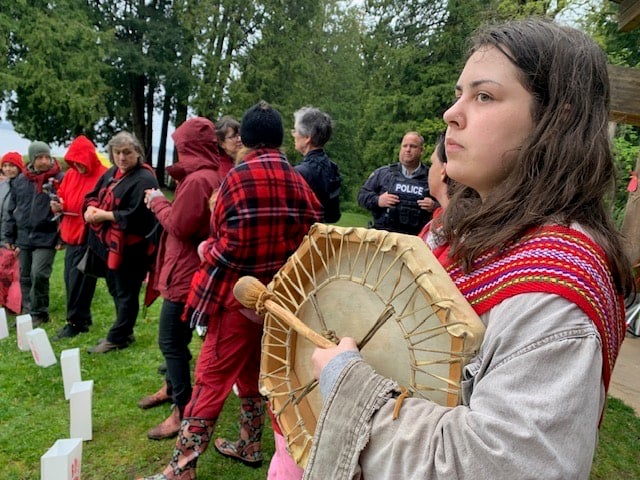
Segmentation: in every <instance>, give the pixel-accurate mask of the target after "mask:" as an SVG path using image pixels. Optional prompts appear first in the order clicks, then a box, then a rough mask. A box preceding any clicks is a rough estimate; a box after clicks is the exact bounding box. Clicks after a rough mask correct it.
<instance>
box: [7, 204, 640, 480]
mask: <svg viewBox="0 0 640 480" xmlns="http://www.w3.org/2000/svg"><path fill="white" fill-rule="evenodd" d="M367 220H368V217H367V216H364V215H361V214H352V213H345V214H344V215H343V218H342V220H341V222H340V224H342V225H354V226H364V225H366V223H367ZM63 257H64V253H63V252H59V253H58V255H57V257H56V262H55V266H54V272H53V276H52V281H51V316H52V319H53V320H52V322H51V323H49V324H46V325H45V327H44V328H45V330H46V331H47V333H48V334H49V338H52V337H53V335H54V334H55V331H56V330H57V329H58V328H60V327H61V326H63V325H64V318H65V317H64V295H65V294H64V285H63V280H62V268H63ZM159 307H160V300H158V301H156V303H155V304H154V305H153V306H152V307H151V308H150V309H149V310H148V311H146V312H141V314H140V316H139V319H138V324H137V326H136V332H135V335H136V342H135V344H134V345H133V346H132V347H131V348H128V349H125V350H121V351H118V352H113V353H109V354H106V355H93V356H92V355H89V354H87V353H86V349H87V348H88V347H90V346H92V345H94V344H95V343H96V342H97V341H98V339H99V338H102V337H104V336H105V334H106V333H107V330H108V329H109V327H110V326H111V323H112V321H113V310H114V309H113V303H112V300H111V297H110V296H109V293H108V292H107V288H106V285H105V284H104V281H103V280H100V281H99V283H98V289H97V292H96V296H95V299H94V302H93V316H94V324H93V327H92V328H91V331H90V332H89V333H86V334H83V335H79V336H78V337H76V338H73V339H67V340H62V341H59V342H53V341H52V346H53V349H54V352H55V353H56V356H57V357H58V359H59V358H60V353H61V352H62V350H64V349H68V348H75V347H79V348H80V355H81V369H82V378H83V380H93V381H94V392H93V440H91V441H87V442H84V444H83V454H82V478H83V479H84V480H111V479H114V480H115V479H121V480H125V479H132V478H136V477H137V476H141V475H144V474H151V473H155V472H157V471H160V470H161V469H162V468H164V466H165V464H166V463H167V461H168V459H169V455H170V452H171V449H172V446H173V443H174V440H165V441H152V440H148V439H147V438H146V431H147V430H148V429H149V428H151V427H153V426H155V425H156V424H157V423H158V422H160V421H161V420H163V419H164V418H165V417H166V416H167V415H168V414H169V407H168V406H162V407H158V408H155V409H151V410H146V411H143V410H140V409H139V408H138V407H137V406H136V403H137V401H138V400H139V399H140V398H141V397H142V396H144V395H146V394H149V393H152V392H154V391H155V390H157V389H158V388H159V387H160V385H161V382H162V378H161V377H160V376H159V375H158V373H157V372H156V370H157V367H158V365H159V364H160V363H161V362H162V355H161V353H160V351H159V350H158V347H157V321H158V312H159ZM143 313H144V314H143ZM12 320H13V318H10V321H12ZM200 345H201V340H200V339H199V338H197V337H195V338H194V340H193V342H192V345H191V346H192V350H193V353H194V355H195V354H197V352H198V349H199V348H200ZM237 416H238V401H237V399H236V398H235V396H234V395H233V394H232V395H231V396H230V397H229V399H228V401H227V404H226V405H225V409H224V411H223V413H222V415H221V418H220V420H219V424H218V426H217V427H216V432H215V434H214V435H216V436H228V437H231V438H234V437H235V436H236V435H237V426H236V420H237ZM267 423H268V422H267ZM68 437H69V403H68V401H66V400H65V399H64V389H63V384H62V374H61V370H60V364H59V363H58V364H57V365H54V366H51V367H49V368H40V367H38V366H36V365H35V363H34V361H33V358H32V356H31V353H29V352H21V351H19V350H18V348H17V345H16V333H15V328H14V329H11V330H10V337H9V338H8V339H4V340H1V341H0V452H2V456H3V457H4V458H3V461H2V462H0V480H9V479H10V480H34V479H37V478H39V476H40V456H41V455H43V454H44V453H45V452H46V451H47V449H48V448H49V447H50V446H51V445H53V443H54V442H55V441H56V440H57V439H59V438H68ZM263 445H264V447H263V450H264V453H265V457H266V459H267V462H265V464H264V466H263V467H262V468H260V469H256V470H254V469H250V468H248V467H244V466H242V465H240V464H237V463H236V462H234V461H232V460H229V459H226V458H223V457H222V456H220V455H218V454H217V453H216V452H215V449H214V448H210V449H209V451H208V452H207V453H206V454H205V455H203V457H202V458H201V459H200V461H199V464H198V474H199V478H201V479H214V478H215V479H222V480H239V479H243V480H244V479H249V480H250V479H262V478H266V473H267V468H268V460H269V459H270V458H271V455H272V453H273V436H272V432H271V428H270V426H269V425H268V426H267V428H266V429H265V435H264V444H263ZM591 478H592V479H603V480H604V479H607V480H609V479H637V478H640V418H638V417H636V416H635V415H634V413H633V410H631V409H630V408H629V407H627V406H626V405H624V404H623V403H622V402H620V401H618V400H616V399H610V401H609V403H608V407H607V412H606V415H605V417H604V423H603V426H602V429H601V437H600V445H599V447H598V451H597V454H596V459H595V463H594V468H593V473H592V475H591Z"/></svg>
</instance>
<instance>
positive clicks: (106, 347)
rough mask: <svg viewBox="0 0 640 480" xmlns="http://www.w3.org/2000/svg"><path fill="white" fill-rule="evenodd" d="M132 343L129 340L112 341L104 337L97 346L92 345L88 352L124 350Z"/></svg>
mask: <svg viewBox="0 0 640 480" xmlns="http://www.w3.org/2000/svg"><path fill="white" fill-rule="evenodd" d="M129 345H131V344H130V343H129V342H125V343H111V342H110V341H109V340H107V339H103V340H101V341H100V343H98V344H97V345H96V346H95V347H91V348H90V349H89V350H87V352H89V353H107V352H111V351H112V350H122V349H123V348H127V347H128V346H129Z"/></svg>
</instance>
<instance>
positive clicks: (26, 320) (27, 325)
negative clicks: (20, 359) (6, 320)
mask: <svg viewBox="0 0 640 480" xmlns="http://www.w3.org/2000/svg"><path fill="white" fill-rule="evenodd" d="M16 330H17V332H18V348H19V349H20V350H22V351H23V352H28V351H29V350H31V348H30V347H29V341H28V340H27V332H30V331H31V330H33V323H32V321H31V315H29V314H28V313H27V314H26V315H18V316H17V317H16Z"/></svg>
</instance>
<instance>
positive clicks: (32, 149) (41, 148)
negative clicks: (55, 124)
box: [29, 141, 51, 163]
mask: <svg viewBox="0 0 640 480" xmlns="http://www.w3.org/2000/svg"><path fill="white" fill-rule="evenodd" d="M40 155H49V156H51V149H50V148H49V145H47V144H46V143H44V142H39V141H35V142H31V145H29V163H33V161H34V160H35V159H36V158H37V157H39V156H40Z"/></svg>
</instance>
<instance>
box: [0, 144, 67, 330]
mask: <svg viewBox="0 0 640 480" xmlns="http://www.w3.org/2000/svg"><path fill="white" fill-rule="evenodd" d="M61 180H62V172H61V171H60V165H59V164H58V162H57V160H55V159H53V158H52V157H51V150H50V149H49V146H48V145H47V144H46V143H44V142H38V141H36V142H32V143H31V144H30V145H29V164H28V165H27V167H26V169H25V172H24V175H18V176H17V177H16V178H15V179H13V180H12V181H11V193H10V199H9V207H8V210H9V215H8V218H7V221H6V222H5V223H4V225H3V229H4V231H3V237H4V239H5V241H6V246H7V247H8V248H10V249H12V250H16V251H17V252H18V259H19V261H20V290H21V291H22V313H25V312H29V313H30V314H31V320H32V322H33V326H34V327H38V326H40V325H41V324H42V323H45V322H48V321H49V278H50V277H51V272H52V270H53V260H54V259H55V255H56V247H58V244H59V242H60V238H59V236H58V223H57V222H56V220H55V218H54V214H53V213H52V212H51V210H50V208H49V202H50V200H51V198H52V196H54V195H55V190H56V188H57V185H58V184H59V182H60V181H61Z"/></svg>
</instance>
